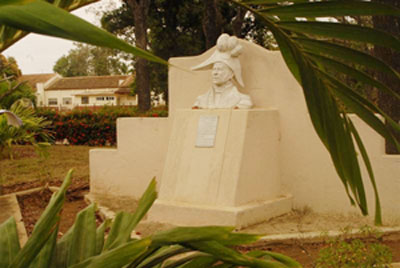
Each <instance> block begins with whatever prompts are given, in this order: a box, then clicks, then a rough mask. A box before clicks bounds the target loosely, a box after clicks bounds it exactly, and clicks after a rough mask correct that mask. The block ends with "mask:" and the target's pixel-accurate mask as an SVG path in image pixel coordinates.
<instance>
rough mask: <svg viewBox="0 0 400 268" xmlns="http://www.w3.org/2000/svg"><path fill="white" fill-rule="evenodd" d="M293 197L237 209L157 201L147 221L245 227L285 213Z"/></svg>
mask: <svg viewBox="0 0 400 268" xmlns="http://www.w3.org/2000/svg"><path fill="white" fill-rule="evenodd" d="M292 199H293V197H292V195H285V196H282V197H278V198H276V199H274V200H268V201H263V202H258V203H252V204H247V205H243V206H238V207H217V206H202V205H195V204H190V203H181V202H175V201H165V200H156V202H155V203H154V205H153V207H152V208H151V210H150V213H149V218H148V220H149V221H154V222H161V223H169V224H173V225H178V226H205V225H219V226H235V227H236V228H239V229H240V228H244V227H246V226H249V225H252V224H256V223H260V222H263V221H266V220H268V219H270V218H273V217H276V216H280V215H283V214H286V213H288V212H290V211H291V209H292Z"/></svg>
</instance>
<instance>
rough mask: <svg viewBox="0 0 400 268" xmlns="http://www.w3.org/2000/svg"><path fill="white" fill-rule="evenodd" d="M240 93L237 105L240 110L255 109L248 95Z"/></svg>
mask: <svg viewBox="0 0 400 268" xmlns="http://www.w3.org/2000/svg"><path fill="white" fill-rule="evenodd" d="M238 93H239V103H238V104H237V107H238V108H240V109H249V108H251V107H253V102H252V101H251V98H250V96H249V95H247V94H243V93H241V92H238Z"/></svg>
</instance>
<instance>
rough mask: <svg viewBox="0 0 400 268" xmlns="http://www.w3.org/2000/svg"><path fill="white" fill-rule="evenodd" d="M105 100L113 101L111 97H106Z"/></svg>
mask: <svg viewBox="0 0 400 268" xmlns="http://www.w3.org/2000/svg"><path fill="white" fill-rule="evenodd" d="M106 100H114V97H113V96H111V97H106Z"/></svg>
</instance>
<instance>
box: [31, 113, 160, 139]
mask: <svg viewBox="0 0 400 268" xmlns="http://www.w3.org/2000/svg"><path fill="white" fill-rule="evenodd" d="M38 114H39V115H41V116H43V117H45V118H47V120H49V121H51V122H52V124H51V125H52V127H51V130H52V131H54V133H55V139H56V140H58V141H63V140H64V139H67V140H68V141H69V143H70V144H73V145H89V146H102V145H115V144H116V127H117V124H116V122H117V118H119V117H166V116H168V111H167V109H166V108H165V107H157V108H154V109H152V110H150V111H148V112H146V113H140V112H138V110H137V108H136V107H119V106H104V107H101V108H100V109H98V110H94V109H88V108H84V109H74V110H72V111H68V112H58V111H55V110H51V109H38Z"/></svg>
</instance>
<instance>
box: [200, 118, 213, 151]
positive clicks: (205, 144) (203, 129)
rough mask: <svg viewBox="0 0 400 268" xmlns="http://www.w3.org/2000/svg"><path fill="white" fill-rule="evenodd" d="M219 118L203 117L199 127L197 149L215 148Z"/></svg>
mask: <svg viewBox="0 0 400 268" xmlns="http://www.w3.org/2000/svg"><path fill="white" fill-rule="evenodd" d="M217 127H218V116H216V115H202V116H200V118H199V124H198V127H197V139H196V147H201V148H212V147H214V146H215V137H216V135H217Z"/></svg>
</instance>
